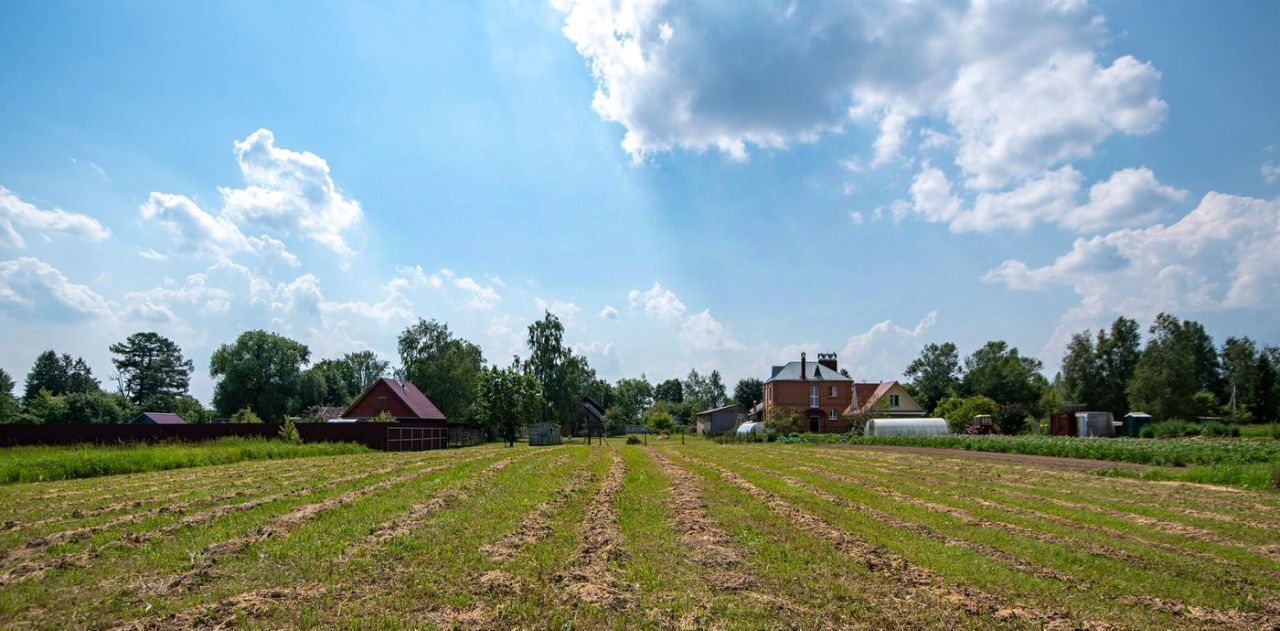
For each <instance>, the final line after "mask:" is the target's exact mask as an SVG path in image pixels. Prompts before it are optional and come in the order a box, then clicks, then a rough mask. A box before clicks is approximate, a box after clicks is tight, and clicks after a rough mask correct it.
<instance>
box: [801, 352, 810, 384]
mask: <svg viewBox="0 0 1280 631" xmlns="http://www.w3.org/2000/svg"><path fill="white" fill-rule="evenodd" d="M808 368H809V360H807V359H805V358H804V353H800V378H801V379H808V378H809V374H808Z"/></svg>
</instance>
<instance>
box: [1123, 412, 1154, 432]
mask: <svg viewBox="0 0 1280 631" xmlns="http://www.w3.org/2000/svg"><path fill="white" fill-rule="evenodd" d="M1150 424H1151V415H1150V414H1147V413H1146V412H1130V413H1128V414H1125V415H1124V435H1125V436H1128V437H1129V438H1137V437H1138V436H1140V435H1141V434H1142V428H1143V427H1146V426H1147V425H1150Z"/></svg>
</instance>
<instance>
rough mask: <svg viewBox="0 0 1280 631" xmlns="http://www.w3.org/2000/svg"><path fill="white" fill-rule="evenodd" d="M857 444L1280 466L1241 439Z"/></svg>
mask: <svg viewBox="0 0 1280 631" xmlns="http://www.w3.org/2000/svg"><path fill="white" fill-rule="evenodd" d="M849 442H850V443H854V444H860V445H902V446H907V447H943V448H950V449H969V450H973V451H992V452H999V453H1016V454H1032V455H1038V456H1059V457H1064V458H1089V459H1092V460H1116V461H1121V462H1136V463H1138V464H1152V465H1160V466H1170V467H1177V466H1184V465H1211V464H1255V463H1267V464H1275V463H1280V442H1276V441H1269V440H1268V441H1245V440H1205V439H1200V438H1196V439H1190V438H1170V439H1168V440H1126V439H1122V438H1076V437H1073V436H1033V435H1027V434H1023V435H1021V436H967V435H963V434H961V435H955V434H953V435H949V436H854V437H851V438H850V439H849Z"/></svg>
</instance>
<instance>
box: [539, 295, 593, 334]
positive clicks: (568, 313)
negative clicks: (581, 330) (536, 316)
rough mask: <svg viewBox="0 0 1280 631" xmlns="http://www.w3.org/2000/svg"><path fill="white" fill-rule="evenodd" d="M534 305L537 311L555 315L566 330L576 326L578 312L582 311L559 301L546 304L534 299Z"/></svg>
mask: <svg viewBox="0 0 1280 631" xmlns="http://www.w3.org/2000/svg"><path fill="white" fill-rule="evenodd" d="M534 303H535V304H536V305H537V306H538V311H549V312H551V313H553V314H555V316H556V317H557V318H560V322H562V323H563V324H564V327H565V328H566V329H572V328H574V327H576V326H578V319H577V318H578V312H580V311H582V309H581V308H580V307H578V305H575V304H573V303H572V302H561V301H559V300H552V301H550V302H547V301H546V300H543V299H541V298H537V299H535V300H534Z"/></svg>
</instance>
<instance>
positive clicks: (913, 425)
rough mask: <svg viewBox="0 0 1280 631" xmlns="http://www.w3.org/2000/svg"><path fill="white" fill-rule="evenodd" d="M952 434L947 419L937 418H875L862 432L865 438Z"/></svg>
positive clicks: (868, 422)
mask: <svg viewBox="0 0 1280 631" xmlns="http://www.w3.org/2000/svg"><path fill="white" fill-rule="evenodd" d="M950 433H951V428H950V427H949V426H948V425H947V419H945V418H936V417H920V418H873V419H871V420H869V421H867V426H866V427H865V428H863V430H862V434H863V435H864V436H939V435H942V434H950Z"/></svg>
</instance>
